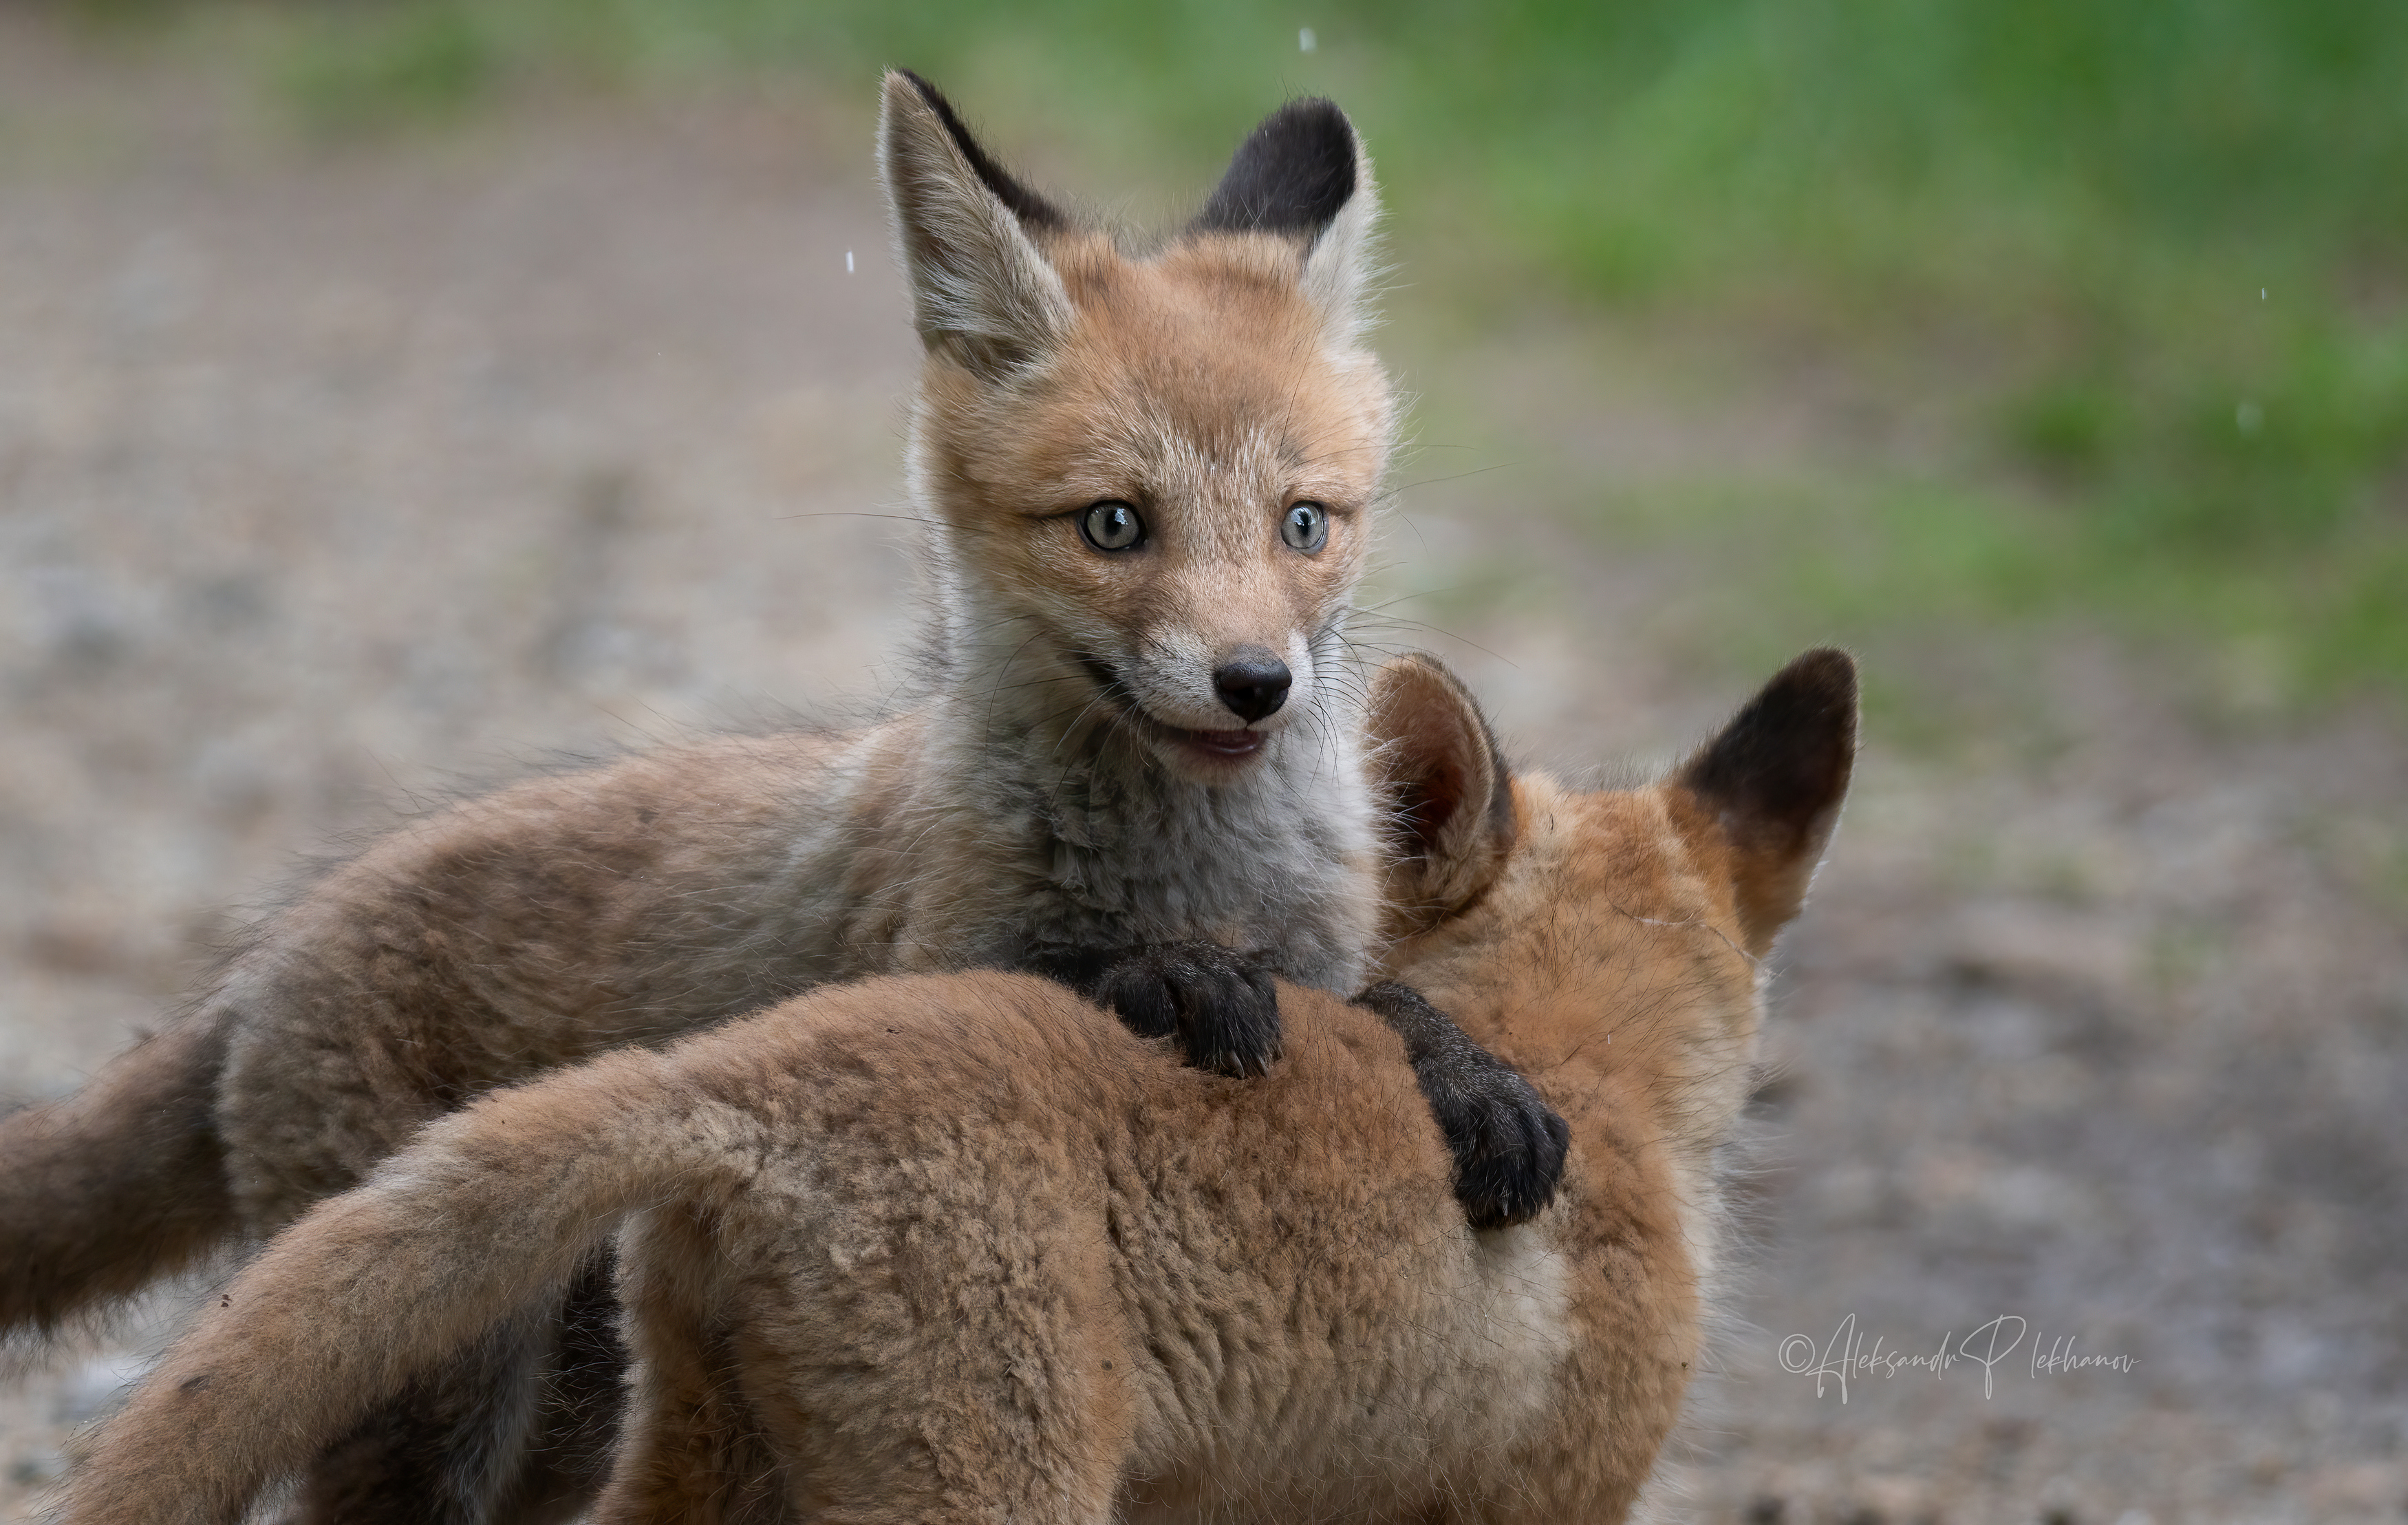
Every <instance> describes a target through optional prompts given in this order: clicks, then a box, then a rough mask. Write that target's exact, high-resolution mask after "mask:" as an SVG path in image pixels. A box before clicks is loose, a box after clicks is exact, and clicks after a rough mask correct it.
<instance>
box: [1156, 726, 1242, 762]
mask: <svg viewBox="0 0 2408 1525" xmlns="http://www.w3.org/2000/svg"><path fill="white" fill-rule="evenodd" d="M1155 724H1156V725H1157V726H1158V727H1159V728H1160V729H1161V730H1162V731H1163V733H1164V734H1165V735H1168V737H1170V739H1171V740H1173V741H1177V742H1178V743H1179V744H1180V745H1182V746H1184V747H1192V748H1194V749H1195V750H1196V751H1197V752H1200V753H1203V754H1204V755H1206V756H1208V757H1231V758H1236V757H1251V756H1253V755H1254V754H1255V753H1257V752H1260V751H1261V750H1262V749H1263V743H1264V742H1265V741H1269V740H1270V738H1269V735H1268V734H1267V733H1265V732H1262V731H1190V730H1181V729H1180V728H1179V727H1176V726H1162V725H1161V724H1160V722H1156V723H1155Z"/></svg>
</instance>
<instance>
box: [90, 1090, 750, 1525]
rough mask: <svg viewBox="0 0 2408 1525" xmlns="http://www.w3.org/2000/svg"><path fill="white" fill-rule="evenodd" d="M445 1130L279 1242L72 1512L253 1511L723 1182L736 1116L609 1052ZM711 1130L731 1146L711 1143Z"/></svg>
mask: <svg viewBox="0 0 2408 1525" xmlns="http://www.w3.org/2000/svg"><path fill="white" fill-rule="evenodd" d="M505 1094H506V1095H507V1096H508V1098H509V1106H508V1107H507V1108H503V1107H498V1106H496V1105H495V1099H488V1100H487V1101H482V1102H480V1103H478V1104H476V1105H474V1106H471V1107H469V1108H467V1109H466V1110H465V1111H463V1112H461V1113H458V1114H455V1115H452V1116H451V1117H448V1118H445V1119H443V1120H441V1121H439V1122H437V1123H435V1124H433V1125H431V1126H430V1127H429V1128H428V1129H427V1130H426V1131H425V1132H424V1133H423V1134H422V1135H421V1137H420V1142H419V1143H418V1144H415V1145H413V1146H412V1147H411V1148H409V1150H407V1151H405V1152H404V1153H402V1154H399V1155H396V1156H394V1158H391V1159H389V1160H388V1161H386V1162H385V1164H384V1165H383V1166H381V1167H380V1169H379V1170H378V1171H377V1173H375V1174H374V1175H373V1176H371V1177H370V1178H369V1179H368V1181H367V1182H366V1184H365V1185H363V1186H361V1187H359V1188H358V1189H357V1190H354V1191H351V1192H349V1193H347V1194H345V1195H343V1196H340V1197H337V1198H333V1199H331V1200H329V1201H324V1202H322V1203H321V1204H319V1205H318V1207H316V1208H315V1209H313V1210H312V1211H311V1212H310V1213H309V1214H308V1216H306V1217H304V1218H303V1219H302V1220H301V1221H300V1222H299V1223H297V1224H295V1225H294V1227H293V1228H292V1229H290V1230H287V1231H286V1232H284V1233H283V1234H282V1235H280V1236H279V1237H278V1238H277V1240H276V1241H275V1242H274V1243H273V1244H270V1245H269V1246H268V1248H267V1249H266V1250H265V1252H264V1253H263V1254H262V1255H261V1256H260V1258H259V1259H258V1260H257V1261H255V1262H254V1263H253V1264H252V1265H251V1267H250V1268H249V1269H248V1270H246V1271H245V1272H244V1273H242V1275H241V1276H240V1277H238V1278H237V1279H236V1281H235V1282H234V1284H233V1285H232V1286H231V1287H229V1288H226V1289H225V1291H224V1293H223V1295H222V1296H221V1297H220V1298H218V1299H217V1300H215V1302H214V1305H213V1306H210V1307H209V1308H208V1309H207V1310H206V1311H205V1312H204V1314H203V1316H202V1317H201V1318H200V1319H199V1320H198V1321H197V1322H196V1323H195V1325H194V1327H193V1331H192V1332H191V1333H190V1334H188V1335H187V1336H186V1337H185V1338H184V1339H183V1340H182V1341H180V1342H179V1344H178V1345H176V1347H175V1348H174V1349H173V1350H171V1351H170V1352H169V1353H168V1354H167V1357H166V1359H165V1360H163V1361H162V1362H161V1363H160V1365H159V1367H158V1369H157V1370H156V1371H154V1372H152V1373H151V1374H150V1377H149V1378H148V1379H147V1380H146V1381H145V1382H144V1383H143V1385H142V1387H141V1388H140V1390H139V1391H137V1392H136V1394H135V1396H134V1398H133V1400H132V1402H130V1403H128V1404H127V1405H126V1407H125V1409H124V1410H123V1411H122V1413H120V1414H119V1415H117V1417H114V1418H112V1419H111V1420H109V1421H108V1424H107V1425H105V1426H104V1427H103V1428H102V1430H101V1431H100V1432H99V1434H98V1435H97V1436H96V1437H95V1439H94V1441H93V1446H92V1450H91V1452H90V1455H89V1459H88V1460H87V1461H86V1462H85V1464H84V1465H83V1466H82V1467H80V1468H79V1470H78V1473H77V1475H76V1476H75V1478H74V1479H73V1481H72V1482H70V1484H69V1485H68V1488H67V1491H66V1495H65V1507H64V1509H63V1510H62V1511H61V1514H60V1518H63V1519H66V1520H78V1521H94V1522H99V1521H107V1522H108V1525H136V1522H161V1525H164V1522H166V1521H191V1522H195V1525H197V1522H200V1521H211V1522H220V1521H223V1522H232V1521H235V1520H238V1519H240V1518H242V1516H243V1513H244V1509H245V1506H246V1504H247V1503H249V1502H250V1500H251V1497H252V1495H253V1494H255V1493H256V1492H257V1491H258V1490H259V1489H261V1488H262V1487H263V1486H265V1484H266V1483H268V1482H270V1481H272V1480H273V1479H274V1478H276V1477H279V1476H281V1475H286V1474H289V1473H291V1472H293V1471H294V1470H296V1469H298V1468H299V1467H301V1466H302V1465H304V1464H305V1463H307V1462H308V1460H309V1459H310V1458H311V1457H312V1456H314V1455H315V1454H316V1453H317V1452H318V1450H319V1449H320V1448H321V1447H322V1446H324V1445H325V1444H326V1443H327V1442H329V1441H331V1440H333V1439H335V1438H336V1437H337V1436H338V1435H340V1434H341V1433H343V1432H344V1431H346V1430H348V1429H349V1428H350V1427H351V1425H352V1424H353V1423H354V1422H355V1421H357V1420H358V1419H359V1418H360V1417H362V1416H363V1415H365V1414H366V1412H367V1411H368V1410H369V1408H370V1407H371V1406H372V1405H373V1404H374V1403H378V1402H380V1401H381V1400H383V1399H386V1398H389V1397H391V1396H392V1395H393V1394H394V1393H395V1392H396V1391H398V1390H399V1389H400V1388H401V1387H402V1386H403V1385H404V1384H405V1383H406V1382H407V1381H408V1380H409V1378H410V1377H411V1376H413V1375H414V1374H418V1373H420V1372H422V1371H424V1370H426V1369H428V1368H429V1367H431V1366H433V1365H434V1364H435V1363H437V1361H439V1360H442V1359H444V1358H445V1357H447V1356H449V1355H451V1354H452V1353H453V1352H455V1351H457V1350H460V1349H461V1348H463V1347H464V1346H466V1345H468V1344H469V1343H470V1342H471V1341H473V1340H475V1339H476V1338H477V1337H478V1336H479V1335H480V1334H481V1333H483V1332H484V1331H486V1330H487V1329H489V1328H490V1327H491V1326H493V1325H495V1324H497V1323H499V1322H501V1321H503V1320H505V1319H508V1318H509V1317H510V1316H513V1315H514V1314H517V1313H519V1312H521V1311H522V1310H523V1309H525V1308H527V1307H529V1306H530V1305H534V1304H538V1303H539V1302H542V1301H543V1300H545V1299H547V1298H549V1297H556V1296H557V1295H558V1293H559V1291H560V1289H561V1288H564V1287H565V1286H566V1284H567V1282H568V1280H569V1278H570V1276H571V1275H572V1273H574V1272H575V1270H576V1268H577V1266H578V1264H579V1262H580V1260H581V1259H583V1257H584V1256H585V1255H586V1254H587V1253H588V1252H590V1251H591V1250H592V1249H594V1248H595V1246H596V1245H597V1244H600V1243H601V1242H602V1241H603V1240H604V1239H606V1238H608V1237H609V1235H610V1233H611V1232H612V1230H615V1229H616V1228H617V1226H618V1224H619V1222H620V1220H621V1219H622V1218H624V1216H626V1215H627V1214H629V1213H631V1212H634V1211H637V1210H638V1209H641V1208H643V1207H647V1206H651V1205H654V1204H656V1203H659V1202H662V1201H668V1200H670V1199H672V1198H677V1199H685V1198H690V1197H693V1196H695V1194H696V1193H697V1192H698V1191H706V1192H707V1191H708V1190H709V1189H710V1187H709V1183H710V1181H711V1180H713V1179H714V1178H715V1177H716V1175H717V1172H715V1171H714V1170H713V1168H712V1164H713V1161H714V1160H715V1159H721V1158H724V1155H723V1154H722V1153H721V1151H722V1150H724V1147H725V1143H726V1141H727V1135H728V1130H729V1129H730V1128H731V1127H733V1128H738V1129H740V1128H741V1127H742V1126H743V1125H742V1124H741V1123H739V1122H736V1121H734V1120H732V1119H718V1120H716V1126H715V1128H714V1126H713V1124H714V1119H710V1118H705V1117H703V1116H701V1115H698V1114H697V1112H696V1108H695V1104H693V1103H687V1104H682V1105H672V1104H671V1103H670V1102H669V1101H668V1098H667V1093H666V1092H665V1090H664V1086H663V1081H662V1075H661V1072H660V1066H659V1059H658V1057H656V1056H651V1055H645V1056H605V1057H602V1058H600V1059H597V1060H595V1062H594V1063H592V1064H589V1065H587V1066H584V1067H583V1068H581V1069H579V1070H576V1071H572V1072H566V1073H563V1074H560V1075H555V1076H553V1077H551V1078H549V1079H546V1080H543V1081H540V1082H538V1083H536V1084H535V1085H533V1086H525V1087H522V1088H520V1089H519V1090H516V1091H512V1092H509V1093H505ZM706 1129H709V1130H710V1131H711V1132H712V1133H713V1135H714V1136H715V1137H716V1138H717V1139H718V1140H719V1141H720V1142H719V1144H718V1145H717V1146H716V1147H699V1146H692V1145H695V1144H698V1143H699V1141H700V1140H701V1139H702V1137H703V1136H704V1132H705V1130H706Z"/></svg>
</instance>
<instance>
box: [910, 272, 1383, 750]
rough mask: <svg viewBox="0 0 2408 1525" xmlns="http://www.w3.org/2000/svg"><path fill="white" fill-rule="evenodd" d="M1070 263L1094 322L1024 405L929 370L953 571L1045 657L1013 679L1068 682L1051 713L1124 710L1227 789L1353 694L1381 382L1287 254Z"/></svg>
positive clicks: (1014, 391) (1156, 741) (1037, 379)
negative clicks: (1349, 669) (1352, 607)
mask: <svg viewBox="0 0 2408 1525" xmlns="http://www.w3.org/2000/svg"><path fill="white" fill-rule="evenodd" d="M1052 257H1053V259H1054V263H1055V265H1056V266H1057V267H1058V268H1059V269H1060V270H1061V273H1062V276H1063V281H1064V284H1065V286H1066V287H1067V288H1068V293H1069V295H1070V299H1071V303H1072V305H1073V308H1074V309H1075V311H1076V318H1075V319H1074V321H1073V323H1072V324H1071V326H1070V329H1069V331H1068V334H1067V335H1066V336H1064V338H1062V340H1061V341H1060V344H1059V347H1058V348H1057V349H1056V350H1054V352H1053V353H1052V354H1051V355H1050V356H1049V358H1048V359H1047V360H1046V361H1045V362H1044V363H1043V364H1042V366H1041V367H1039V369H1037V370H1035V371H1034V372H1033V373H1032V374H1031V375H1029V376H1028V377H1026V378H1025V379H1024V380H1022V381H1018V382H1017V383H1016V384H1013V385H1011V386H1009V387H1007V388H997V387H995V386H993V385H991V384H990V383H988V382H986V381H982V379H981V378H979V377H978V376H976V375H975V374H974V373H972V372H970V371H968V370H966V369H964V368H962V367H954V366H949V365H939V366H936V367H932V369H933V370H934V371H935V374H934V375H933V376H932V377H931V379H930V385H929V386H928V388H927V391H926V396H925V406H926V410H927V412H926V416H925V418H924V421H923V422H924V425H925V429H926V439H927V446H926V450H927V461H928V466H929V468H931V469H930V472H929V482H930V487H931V489H932V492H933V495H934V496H936V498H937V506H938V507H939V511H940V512H941V514H942V515H943V517H944V519H945V521H946V523H947V525H948V527H949V530H950V532H951V535H952V538H953V541H954V548H955V554H956V560H957V561H958V563H959V565H958V568H957V571H956V575H957V576H958V577H959V579H960V580H961V583H962V584H964V591H965V592H969V591H970V590H971V589H972V588H975V590H976V592H975V593H974V594H973V599H974V601H975V602H976V603H978V604H980V605H982V606H983V611H984V612H986V613H987V614H988V615H989V617H990V618H992V619H995V620H997V621H999V622H1001V623H999V624H998V626H997V628H996V635H998V636H1009V637H1010V639H1011V640H1013V641H1014V642H1015V643H1019V642H1025V643H1026V644H1025V649H1024V650H1022V651H1021V653H1020V655H1019V656H1018V657H1017V658H1016V659H1015V661H1014V663H1013V668H1014V674H1015V675H1016V676H1017V677H1018V678H1019V679H1021V680H1022V681H1027V682H1032V683H1041V682H1042V681H1043V680H1044V679H1045V678H1046V677H1047V676H1048V675H1049V672H1050V673H1051V674H1052V675H1054V677H1055V678H1056V680H1057V681H1055V682H1054V683H1050V684H1047V685H1046V686H1045V688H1044V689H1043V690H1042V692H1044V693H1045V694H1046V695H1047V698H1049V700H1050V701H1051V702H1052V703H1053V704H1054V706H1055V707H1056V708H1058V709H1062V710H1066V711H1068V712H1074V713H1075V712H1079V711H1081V710H1082V709H1088V710H1090V711H1103V710H1106V709H1109V710H1110V711H1111V712H1112V713H1114V715H1115V716H1116V718H1118V719H1120V720H1122V721H1124V722H1125V723H1126V724H1127V725H1128V726H1129V727H1130V728H1131V729H1133V730H1134V731H1135V732H1136V733H1137V734H1139V735H1140V737H1142V738H1143V740H1144V741H1145V742H1146V743H1147V744H1148V745H1149V746H1150V747H1152V748H1153V749H1154V751H1155V753H1156V754H1157V755H1159V756H1160V757H1161V758H1162V759H1163V760H1164V762H1165V763H1167V764H1168V766H1170V767H1171V768H1173V769H1174V770H1178V771H1181V772H1183V773H1187V774H1190V775H1193V776H1198V777H1203V778H1207V779H1211V778H1217V777H1221V776H1226V775H1228V774H1231V773H1233V772H1235V771H1238V770H1243V769H1244V768H1245V767H1247V766H1248V764H1249V763H1250V762H1251V761H1252V760H1253V759H1254V758H1255V757H1256V756H1257V755H1259V754H1260V753H1261V752H1262V750H1263V749H1264V747H1265V745H1266V743H1267V741H1268V740H1269V737H1270V736H1272V735H1273V734H1274V733H1276V732H1277V731H1278V730H1280V729H1281V728H1282V727H1286V726H1290V725H1296V724H1311V723H1312V719H1313V717H1314V716H1315V715H1316V714H1317V713H1318V712H1320V710H1321V708H1322V704H1321V702H1320V701H1321V700H1322V699H1323V698H1326V684H1328V683H1333V682H1336V681H1338V675H1337V673H1336V672H1335V671H1334V670H1333V669H1334V666H1335V664H1336V663H1337V661H1338V660H1339V657H1340V650H1341V643H1340V632H1339V625H1340V621H1341V620H1342V618H1343V616H1344V613H1345V611H1346V608H1347V605H1348V601H1349V599H1350V597H1351V596H1352V594H1353V591H1354V588H1355V583H1356V581H1357V580H1358V578H1359V577H1360V575H1361V572H1362V568H1363V562H1364V555H1365V552H1366V550H1367V547H1368V544H1369V530H1370V515H1371V507H1372V499H1373V497H1374V496H1375V494H1376V493H1377V492H1378V490H1379V483H1380V474H1381V468H1382V466H1383V460H1384V457H1385V454H1386V445H1387V438H1388V427H1389V418H1388V411H1389V403H1388V395H1387V389H1386V386H1385V384H1384V382H1383V379H1382V377H1381V375H1380V373H1379V370H1378V368H1377V367H1376V366H1375V365H1373V364H1372V363H1371V361H1370V360H1369V358H1368V357H1367V356H1364V355H1362V354H1361V353H1360V352H1351V351H1340V350H1336V349H1334V348H1333V347H1332V346H1331V345H1329V344H1328V343H1327V342H1326V338H1325V324H1324V323H1323V321H1322V318H1321V315H1320V314H1319V313H1318V312H1317V311H1316V310H1315V309H1313V307H1312V304H1311V302H1309V301H1308V300H1307V299H1306V298H1305V297H1304V296H1303V295H1302V294H1301V293H1300V292H1299V291H1298V290H1297V281H1296V278H1295V274H1294V269H1295V266H1296V264H1297V261H1296V257H1295V253H1294V251H1293V249H1292V248H1291V247H1290V246H1289V245H1288V244H1287V243H1286V241H1285V240H1283V239H1277V238H1271V237H1263V236H1261V235H1209V236H1205V237H1199V238H1197V239H1193V240H1191V241H1189V242H1188V243H1186V244H1183V245H1182V246H1180V247H1177V248H1175V249H1173V250H1171V251H1170V252H1168V253H1166V254H1164V255H1162V256H1160V257H1159V258H1156V259H1154V260H1148V261H1144V262H1136V261H1130V260H1126V259H1124V258H1122V257H1121V256H1120V255H1119V254H1118V253H1117V252H1115V251H1114V250H1113V249H1112V248H1111V245H1110V244H1109V243H1108V242H1106V241H1105V240H1103V239H1101V238H1089V239H1086V240H1082V243H1081V244H1079V245H1078V246H1075V247H1070V248H1063V247H1060V246H1058V245H1057V246H1056V248H1055V250H1054V252H1053V256H1052ZM1006 681H1007V682H1010V681H1012V678H1011V676H1007V678H1006Z"/></svg>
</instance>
